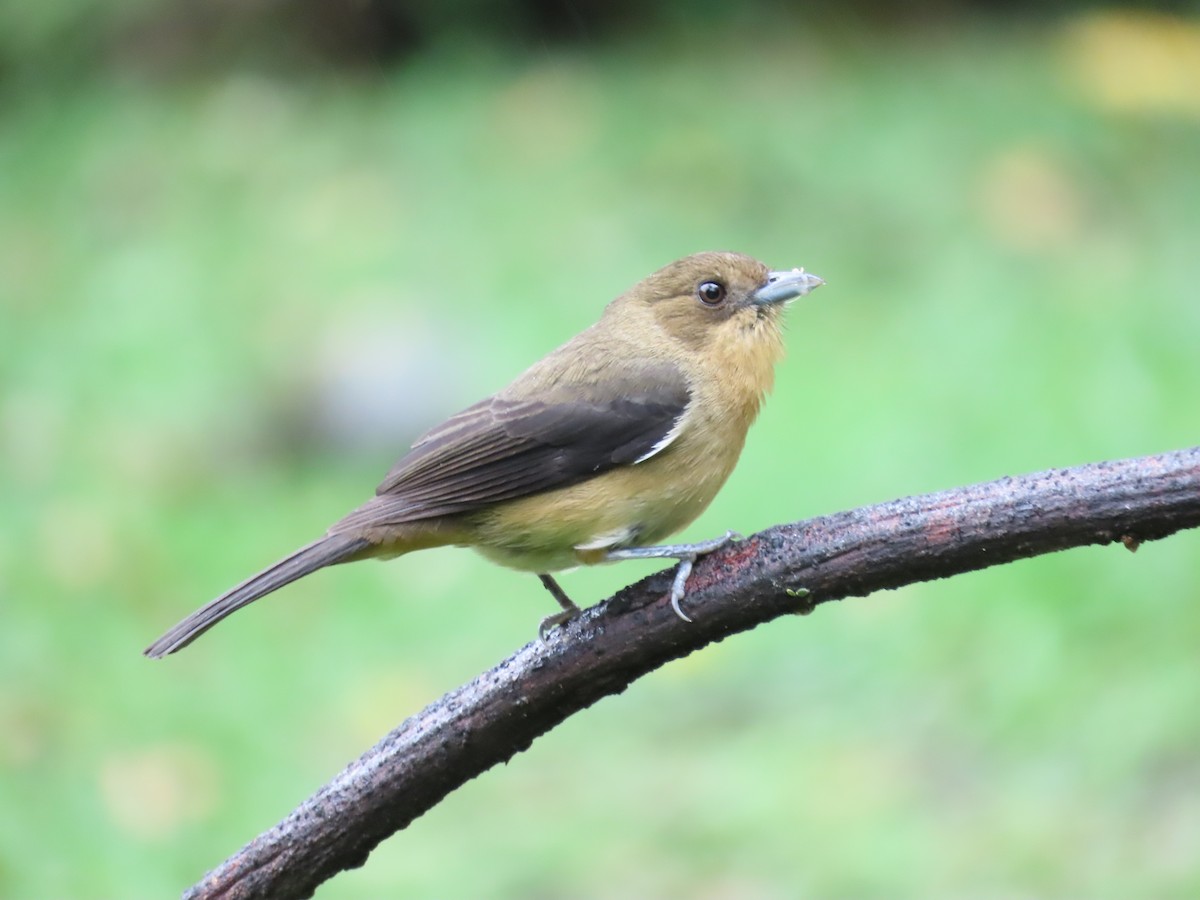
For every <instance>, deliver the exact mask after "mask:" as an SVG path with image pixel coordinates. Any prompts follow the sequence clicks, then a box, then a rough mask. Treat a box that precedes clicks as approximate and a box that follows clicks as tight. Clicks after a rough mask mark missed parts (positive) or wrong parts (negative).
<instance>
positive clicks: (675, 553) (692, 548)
mask: <svg viewBox="0 0 1200 900" xmlns="http://www.w3.org/2000/svg"><path fill="white" fill-rule="evenodd" d="M741 539H742V536H741V535H740V534H738V533H737V532H736V531H727V532H725V533H724V534H723V535H721V536H720V537H718V538H713V539H712V540H710V541H701V542H699V543H696V544H666V545H664V546H661V547H628V548H625V549H622V550H610V551H609V552H608V555H607V557H605V559H606V561H610V562H615V561H616V560H622V559H677V560H679V569H678V570H677V571H676V572H675V580H674V581H673V582H672V583H671V609H673V610H675V615H677V616H679V618H681V619H683V621H685V622H691V621H692V618H691V617H690V616H689V615H688V614H687V613H685V612H684V611H683V608H682V607H681V606H680V605H679V604H680V601H682V600H683V598H684V595H685V594H686V593H687V581H688V577H689V576H690V575H691V574H692V567H693V566H694V565H695V564H696V560H698V559H699V558H700V557H702V556H704V555H706V554H708V553H712V552H713V551H714V550H720V549H721V548H722V547H724V546H726V545H727V544H730V543H732V542H733V541H740V540H741Z"/></svg>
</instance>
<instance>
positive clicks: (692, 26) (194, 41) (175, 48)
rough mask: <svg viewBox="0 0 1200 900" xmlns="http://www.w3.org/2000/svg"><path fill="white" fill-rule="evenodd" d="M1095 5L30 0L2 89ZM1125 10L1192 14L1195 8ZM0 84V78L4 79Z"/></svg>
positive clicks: (380, 66) (852, 0) (13, 27)
mask: <svg viewBox="0 0 1200 900" xmlns="http://www.w3.org/2000/svg"><path fill="white" fill-rule="evenodd" d="M1105 5H1106V4H1103V3H1097V2H1096V0H1049V2H1047V0H1024V2H1023V3H1021V2H1018V3H1016V4H1014V3H1013V2H1012V0H1004V2H1000V0H910V2H906V3H903V4H894V3H887V2H881V0H804V2H801V0H749V2H742V3H724V2H720V0H699V2H697V0H651V2H640V3H638V2H633V0H607V2H606V0H340V2H329V0H253V2H231V0H40V2H37V3H17V2H8V3H0V84H3V83H4V81H6V80H7V81H10V82H11V81H17V82H18V83H22V84H25V85H29V84H34V83H41V82H44V81H45V80H50V81H51V82H53V83H60V82H61V81H62V80H63V79H66V80H67V81H68V82H69V81H70V80H71V79H73V78H75V77H78V76H79V75H80V74H81V73H83V72H88V71H94V70H97V69H113V70H117V71H120V70H127V69H130V68H132V69H133V70H135V71H138V72H142V73H150V72H152V73H154V74H156V75H158V76H160V77H161V76H163V75H178V74H181V73H189V72H190V73H194V72H195V71H197V70H198V69H199V70H203V69H208V68H211V67H212V66H214V65H223V64H227V63H230V62H235V63H240V64H242V65H249V66H252V67H256V68H263V67H265V68H268V69H281V68H282V69H289V68H297V67H300V68H311V67H313V66H317V67H325V66H332V67H339V68H350V69H356V70H379V71H382V70H386V69H388V68H391V67H393V66H394V65H396V64H398V63H400V62H402V61H404V60H407V59H410V58H412V57H413V55H414V54H416V53H418V52H421V51H422V50H425V49H428V48H429V47H433V46H439V45H443V44H446V43H450V42H455V41H461V40H464V39H467V40H484V41H486V42H488V43H489V44H492V45H500V46H506V47H509V48H511V49H515V50H518V51H519V50H523V49H527V48H530V47H544V46H546V45H548V44H558V45H561V44H564V43H566V44H576V45H588V46H593V47H594V46H595V45H596V44H597V43H598V42H600V41H604V40H606V39H614V38H626V37H630V36H635V35H639V34H646V33H663V32H669V31H676V30H681V31H684V32H691V31H693V30H696V29H700V30H706V31H708V32H709V33H710V34H713V35H714V36H716V35H717V34H719V31H720V29H723V28H727V27H730V26H733V27H741V28H749V29H754V30H760V31H761V32H762V33H763V34H767V33H769V32H770V30H772V29H774V28H777V27H778V25H779V23H780V22H797V21H804V22H806V23H811V22H812V21H813V20H814V19H816V20H818V21H820V22H821V23H822V26H823V28H825V29H834V30H841V31H844V30H848V29H849V30H860V29H861V28H862V27H864V26H867V25H871V26H873V27H878V26H880V25H887V26H896V25H899V24H904V25H906V26H909V27H927V26H930V25H932V24H933V23H936V22H939V21H942V20H944V19H945V18H946V17H947V16H953V15H956V14H963V13H969V12H984V13H992V12H1000V13H1006V12H1012V11H1014V10H1015V9H1018V8H1023V10H1024V13H1025V14H1026V15H1038V16H1046V15H1053V14H1058V13H1061V12H1063V11H1066V10H1081V9H1086V8H1089V7H1097V6H1098V7H1100V8H1104V6H1105ZM1126 7H1127V8H1145V9H1149V10H1160V11H1161V10H1176V11H1184V12H1186V11H1194V10H1195V0H1143V2H1140V3H1139V2H1128V3H1126ZM5 76H7V78H5Z"/></svg>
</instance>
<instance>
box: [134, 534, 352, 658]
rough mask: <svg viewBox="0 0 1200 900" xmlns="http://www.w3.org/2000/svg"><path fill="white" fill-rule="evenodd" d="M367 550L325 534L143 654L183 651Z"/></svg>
mask: <svg viewBox="0 0 1200 900" xmlns="http://www.w3.org/2000/svg"><path fill="white" fill-rule="evenodd" d="M369 546H371V542H370V541H368V540H366V539H364V538H359V537H354V536H352V535H348V534H327V535H325V536H324V537H322V538H320V539H319V540H316V541H313V542H312V543H311V544H308V545H307V546H304V547H301V548H300V549H299V550H297V551H296V552H295V553H293V554H292V555H291V556H288V557H286V558H285V559H281V560H280V561H279V562H277V563H275V565H273V566H271V567H270V568H267V569H263V571H261V572H259V573H258V574H257V575H254V576H252V577H250V578H248V579H246V580H245V581H243V582H242V583H241V584H239V585H238V586H237V587H235V588H231V589H230V590H229V591H226V592H225V593H224V594H222V595H221V596H220V597H218V598H217V599H216V600H213V601H212V602H211V603H209V604H208V605H207V606H204V607H202V608H201V609H198V610H196V611H195V612H194V613H192V614H191V615H190V616H188V617H187V618H186V619H184V620H183V621H182V622H180V623H179V624H178V625H176V626H175V627H174V628H172V629H171V630H170V631H168V632H167V633H166V634H164V635H163V636H162V637H160V638H159V639H158V640H157V641H155V642H154V643H153V644H151V645H150V646H149V647H147V648H146V649H145V650H144V651H142V652H143V653H144V654H145V655H146V656H149V657H151V658H152V659H157V658H159V657H162V656H166V655H167V654H169V653H174V652H175V651H176V650H179V649H181V648H183V647H186V646H187V645H188V644H190V643H191V642H192V641H194V640H195V639H196V638H198V637H200V635H202V634H204V632H206V631H208V629H210V628H212V627H213V626H214V625H216V624H217V623H218V622H220V621H221V620H222V619H224V618H225V617H226V616H227V615H229V614H230V613H232V612H236V611H237V610H239V609H241V608H242V607H243V606H246V605H247V604H250V603H253V602H254V601H255V600H257V599H258V598H259V597H263V596H265V595H267V594H269V593H271V592H272V591H276V590H279V588H281V587H283V586H284V585H285V584H291V583H292V582H293V581H295V580H296V579H298V578H303V577H304V576H305V575H308V574H310V573H312V572H315V571H316V570H317V569H321V568H324V567H325V566H331V565H333V564H334V563H340V562H348V561H349V560H351V559H354V558H356V556H357V554H358V553H360V552H361V551H362V550H364V549H366V548H367V547H369Z"/></svg>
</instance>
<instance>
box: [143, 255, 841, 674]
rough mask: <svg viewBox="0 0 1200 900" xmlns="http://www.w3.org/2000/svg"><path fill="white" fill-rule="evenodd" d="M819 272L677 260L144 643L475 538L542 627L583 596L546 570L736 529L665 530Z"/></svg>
mask: <svg viewBox="0 0 1200 900" xmlns="http://www.w3.org/2000/svg"><path fill="white" fill-rule="evenodd" d="M824 283H825V282H824V281H823V280H822V279H821V278H819V277H818V276H816V275H813V274H811V273H809V272H806V271H805V270H804V269H803V268H794V269H778V270H776V269H770V268H768V267H767V266H766V265H765V264H763V263H762V262H759V261H758V260H757V259H754V258H752V257H750V256H746V255H743V254H741V253H732V252H703V253H696V254H693V255H691V256H686V257H684V258H682V259H679V260H676V261H675V262H672V263H670V264H668V265H666V266H664V267H663V268H661V269H659V270H658V271H656V272H654V273H653V274H651V275H649V276H648V277H646V278H644V279H643V280H642V281H640V282H638V283H637V284H635V285H634V286H633V287H632V288H630V289H629V290H627V291H625V292H624V293H623V294H621V295H620V296H618V297H617V298H616V299H615V300H613V301H612V302H611V303H609V304H608V305H607V306H606V307H605V309H604V311H603V313H602V314H601V316H600V319H599V320H598V321H597V322H596V323H595V324H593V325H591V326H590V327H588V328H587V329H585V330H584V331H582V332H581V333H579V334H578V335H576V336H575V337H574V338H572V339H570V340H569V341H567V342H566V343H565V344H563V345H562V346H561V347H559V348H558V349H556V350H554V351H552V352H551V353H550V354H548V355H547V356H545V357H544V358H543V359H541V360H540V361H538V362H536V363H534V364H533V365H532V366H531V367H530V368H529V369H527V370H526V371H525V372H523V373H522V374H521V375H519V376H517V378H516V379H515V380H513V381H512V382H511V383H510V384H509V385H508V386H507V387H505V388H504V389H502V390H500V391H499V392H497V393H495V394H493V395H491V396H490V397H487V398H485V399H484V400H481V401H480V402H478V403H476V404H474V405H472V406H469V407H467V408H466V409H464V410H462V411H461V412H459V413H457V414H455V415H452V416H451V417H450V418H448V419H446V420H445V421H444V422H442V423H441V424H440V425H437V426H436V427H434V428H432V429H431V430H430V431H428V432H426V433H425V434H423V435H422V436H421V437H419V438H417V440H416V441H415V442H414V443H413V444H412V447H411V449H410V450H409V451H408V452H407V453H406V454H405V455H404V456H403V457H401V458H400V460H399V461H398V462H396V464H395V465H394V466H393V467H392V469H391V471H389V472H388V473H387V476H386V477H385V478H384V480H383V482H382V483H381V484H380V485H379V487H378V488H377V489H376V491H375V496H374V497H372V498H371V499H369V500H367V502H366V503H364V504H362V505H361V506H359V507H358V508H357V509H355V510H353V511H352V512H351V513H349V514H348V515H347V516H345V517H344V518H342V519H341V520H339V521H337V522H335V523H334V524H333V525H332V526H331V527H330V528H329V529H328V530H327V531H326V532H325V534H324V535H322V536H321V537H319V538H317V539H316V540H315V541H313V542H312V543H310V544H307V545H305V546H303V547H301V548H300V549H299V550H296V551H295V552H294V553H292V554H290V555H289V556H287V557H285V558H284V559H282V560H280V561H279V562H277V563H275V564H274V565H272V566H270V567H268V568H266V569H264V570H263V571H261V572H259V573H258V574H256V575H253V576H252V577H250V578H248V579H247V580H245V581H243V582H242V583H240V584H238V585H237V586H235V587H233V588H231V589H230V590H229V591H227V592H226V593H224V594H222V595H221V596H219V597H217V598H216V599H215V600H213V601H212V602H210V603H208V604H207V605H206V606H204V607H202V608H201V609H199V610H197V611H196V612H194V613H192V614H191V615H190V616H188V617H187V618H185V619H184V620H183V621H181V622H180V623H179V624H177V625H176V626H175V627H173V628H171V629H170V630H169V631H167V632H166V633H165V634H164V635H163V636H162V637H160V638H159V639H158V640H156V641H155V642H154V643H153V644H151V645H150V646H149V647H147V648H146V650H145V651H144V653H145V655H146V656H148V657H151V658H159V657H163V656H166V655H168V654H171V653H174V652H175V651H177V650H180V649H181V648H183V647H186V646H187V645H188V644H190V643H191V642H192V641H194V640H195V639H196V638H197V637H199V636H200V635H201V634H203V633H204V632H206V631H208V629H210V628H212V627H213V626H214V625H216V624H217V623H218V622H220V621H221V620H223V619H224V618H225V617H227V616H228V615H230V614H231V613H233V612H235V611H236V610H238V609H241V608H242V607H244V606H246V605H247V604H249V603H252V602H253V601H255V600H257V599H259V598H261V597H263V596H265V595H266V594H269V593H271V592H273V591H276V590H278V589H279V588H281V587H283V586H285V585H287V584H290V583H291V582H293V581H296V580H297V579H299V578H302V577H304V576H306V575H309V574H311V573H312V572H315V571H317V570H318V569H322V568H324V567H326V566H331V565H335V564H340V563H346V562H352V561H356V560H361V559H367V558H383V559H387V558H392V557H396V556H400V555H402V554H405V553H410V552H413V551H416V550H424V549H427V548H431V547H441V546H446V545H457V546H466V547H471V548H474V549H475V550H477V551H478V552H480V553H481V554H482V555H483V556H484V557H486V558H487V559H489V560H491V561H493V562H495V563H499V564H500V565H503V566H507V567H509V568H513V569H517V570H521V571H527V572H532V573H535V574H537V575H538V577H539V578H540V579H541V581H542V584H543V585H544V586H545V587H546V589H547V590H549V592H550V593H551V595H552V596H553V597H554V599H555V600H556V601H557V602H558V605H559V607H560V610H559V612H558V613H556V614H555V615H552V616H548V617H546V619H544V620H543V621H542V623H541V627H540V628H539V633H540V634H541V636H542V638H543V639H545V638H546V635H547V633H548V632H549V631H550V630H552V629H553V628H554V627H556V626H558V625H560V624H562V623H564V622H566V621H568V620H569V619H570V618H572V617H573V616H575V615H576V614H578V613H579V607H578V606H576V605H575V603H574V602H573V601H572V600H571V599H570V597H568V596H567V594H566V593H565V592H564V591H563V590H562V588H561V587H560V586H559V585H558V583H557V581H556V580H555V579H554V577H553V575H552V574H551V573H554V572H559V571H563V570H566V569H572V568H575V567H577V566H580V565H595V564H599V563H607V562H616V561H620V560H626V559H658V558H661V559H673V560H678V561H679V567H678V569H677V571H676V575H675V579H674V581H673V583H672V587H671V594H670V603H671V606H672V607H673V608H674V610H675V612H676V613H677V614H678V615H679V616H680V617H681V618H682V619H684V620H686V621H691V619H690V618H689V617H688V616H687V614H686V613H685V612H684V610H683V608H682V606H681V601H682V600H683V599H684V597H685V594H686V585H687V579H688V576H689V575H690V573H691V569H692V565H693V563H694V562H695V561H696V560H697V559H698V558H699V557H700V556H702V555H703V554H705V553H709V552H712V551H713V550H715V549H718V548H720V547H722V546H724V545H725V544H727V543H728V542H729V541H731V540H733V539H735V538H736V537H737V536H736V535H735V534H734V533H733V532H726V533H725V534H724V535H721V536H719V537H717V538H714V539H712V540H709V541H703V542H699V543H692V544H661V543H659V542H661V541H663V540H665V539H666V538H667V537H669V536H670V535H672V534H674V533H676V532H678V531H680V530H681V529H683V528H684V527H686V526H687V525H689V524H691V522H692V521H693V520H695V519H696V517H697V516H699V515H700V513H701V512H703V511H704V509H705V508H706V507H707V506H708V505H709V503H710V502H711V501H712V499H713V497H715V496H716V494H717V492H718V491H719V490H720V488H721V486H722V485H723V484H724V483H725V480H726V479H727V478H728V477H729V474H730V473H731V472H732V471H733V468H734V466H735V464H736V463H737V460H738V457H739V456H740V454H741V451H742V447H743V446H744V444H745V440H746V433H747V431H748V429H749V428H750V425H751V424H752V423H753V422H754V420H755V418H756V417H757V415H758V412H759V409H760V407H761V406H762V403H763V400H764V398H765V397H766V395H767V393H768V392H769V391H770V390H771V388H772V385H773V383H774V370H775V365H776V363H777V362H778V361H779V360H780V359H781V358H782V357H783V353H784V342H783V332H782V318H783V316H782V313H783V310H784V308H785V307H786V306H787V305H788V304H789V302H790V301H792V300H794V299H796V298H798V297H803V296H805V295H807V294H808V293H810V292H811V291H813V290H814V289H816V288H817V287H820V286H821V285H823V284H824Z"/></svg>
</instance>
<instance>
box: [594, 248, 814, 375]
mask: <svg viewBox="0 0 1200 900" xmlns="http://www.w3.org/2000/svg"><path fill="white" fill-rule="evenodd" d="M824 283H825V282H824V281H822V280H821V279H820V278H818V277H817V276H816V275H812V274H809V273H808V272H805V271H804V270H803V269H791V270H786V269H785V270H772V269H769V268H768V267H767V266H765V265H764V264H763V263H761V262H759V261H758V260H756V259H754V258H753V257H750V256H745V255H743V254H741V253H721V252H710V253H696V254H694V255H692V256H686V257H684V258H683V259H680V260H676V261H675V262H673V263H671V264H670V265H667V266H664V267H663V268H661V269H659V270H658V271H657V272H655V273H654V274H652V275H650V276H648V277H647V278H645V279H643V280H642V281H640V282H639V283H638V284H636V285H634V287H633V288H631V289H630V290H629V291H627V292H626V293H625V294H623V295H622V296H621V297H619V298H618V299H617V300H616V301H615V302H614V304H613V305H614V306H619V305H623V306H635V307H642V309H641V312H643V313H645V312H649V313H650V315H651V316H652V318H653V320H654V322H655V323H656V324H657V325H658V327H659V328H660V329H661V330H662V332H663V333H665V334H666V336H667V337H668V338H669V339H671V340H672V341H673V342H675V343H676V344H677V345H678V346H679V347H680V349H682V350H684V352H688V353H701V354H710V353H720V354H721V355H728V354H733V355H736V354H738V353H748V352H756V351H764V350H767V348H768V347H771V348H779V347H780V346H781V345H780V341H779V334H780V331H779V327H780V319H781V314H782V312H783V308H784V307H785V306H787V304H788V302H789V301H791V300H794V299H795V298H797V297H803V296H804V295H805V294H807V293H809V292H810V291H812V290H814V289H815V288H818V287H820V286H821V285H822V284H824Z"/></svg>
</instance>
